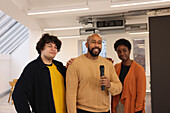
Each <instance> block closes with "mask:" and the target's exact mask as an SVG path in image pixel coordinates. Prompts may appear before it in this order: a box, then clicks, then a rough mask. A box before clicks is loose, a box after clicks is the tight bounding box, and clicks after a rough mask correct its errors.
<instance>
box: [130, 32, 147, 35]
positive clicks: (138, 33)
mask: <svg viewBox="0 0 170 113" xmlns="http://www.w3.org/2000/svg"><path fill="white" fill-rule="evenodd" d="M140 34H149V32H137V33H129V35H140Z"/></svg>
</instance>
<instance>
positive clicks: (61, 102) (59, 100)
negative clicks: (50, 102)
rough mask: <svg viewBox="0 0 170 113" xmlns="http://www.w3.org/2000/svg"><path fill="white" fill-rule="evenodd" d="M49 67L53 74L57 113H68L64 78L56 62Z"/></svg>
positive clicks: (52, 81)
mask: <svg viewBox="0 0 170 113" xmlns="http://www.w3.org/2000/svg"><path fill="white" fill-rule="evenodd" d="M47 67H48V68H49V70H50V75H51V85H52V91H53V98H54V105H55V109H56V113H66V102H65V87H64V78H63V76H62V75H61V73H60V72H59V71H58V70H57V67H56V66H55V65H54V64H52V66H47Z"/></svg>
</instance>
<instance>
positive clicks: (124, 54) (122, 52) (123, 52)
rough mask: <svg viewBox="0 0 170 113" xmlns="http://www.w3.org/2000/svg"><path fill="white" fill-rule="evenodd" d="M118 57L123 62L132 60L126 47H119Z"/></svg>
mask: <svg viewBox="0 0 170 113" xmlns="http://www.w3.org/2000/svg"><path fill="white" fill-rule="evenodd" d="M116 52H117V54H118V57H119V59H120V60H122V61H127V60H130V58H129V57H130V50H129V49H128V47H126V46H125V45H119V46H118V47H117V50H116Z"/></svg>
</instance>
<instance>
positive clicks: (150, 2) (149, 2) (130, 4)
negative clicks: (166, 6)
mask: <svg viewBox="0 0 170 113" xmlns="http://www.w3.org/2000/svg"><path fill="white" fill-rule="evenodd" d="M168 1H170V0H156V1H144V2H137V3H124V4H119V5H118V4H117V5H116V4H115V5H111V6H110V7H125V6H135V5H146V4H154V3H162V2H168Z"/></svg>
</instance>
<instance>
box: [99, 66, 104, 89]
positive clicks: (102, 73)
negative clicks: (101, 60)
mask: <svg viewBox="0 0 170 113" xmlns="http://www.w3.org/2000/svg"><path fill="white" fill-rule="evenodd" d="M100 76H104V65H100ZM101 90H105V86H103V85H102V86H101Z"/></svg>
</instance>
